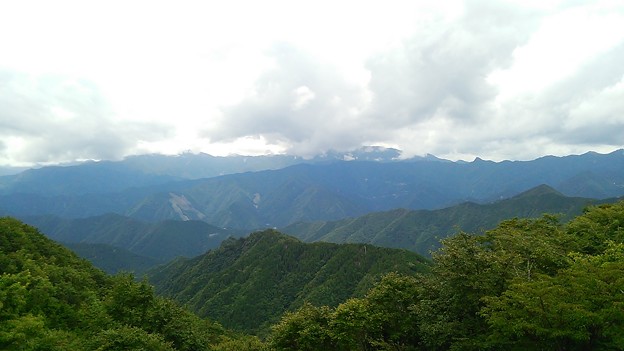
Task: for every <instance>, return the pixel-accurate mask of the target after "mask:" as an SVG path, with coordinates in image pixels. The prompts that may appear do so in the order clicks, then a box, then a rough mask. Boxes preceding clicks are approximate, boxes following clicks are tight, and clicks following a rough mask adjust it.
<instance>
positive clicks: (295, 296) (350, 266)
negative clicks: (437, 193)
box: [150, 230, 427, 335]
mask: <svg viewBox="0 0 624 351" xmlns="http://www.w3.org/2000/svg"><path fill="white" fill-rule="evenodd" d="M426 269H427V262H426V261H425V260H424V259H423V258H422V257H420V256H418V255H417V254H415V253H412V252H409V251H406V250H396V249H384V248H378V247H374V246H370V245H354V244H349V245H337V244H329V243H313V244H305V243H302V242H300V241H299V240H297V239H295V238H292V237H289V236H286V235H283V234H281V233H279V232H277V231H274V230H267V231H264V232H258V233H253V234H251V235H250V236H249V237H247V238H242V239H229V240H227V241H225V242H224V243H223V245H222V246H221V248H219V249H218V250H214V251H210V252H208V253H206V254H205V255H202V256H199V257H196V258H194V259H191V260H185V261H183V260H178V261H174V262H172V263H171V264H169V265H166V266H163V267H162V268H160V269H158V270H156V271H154V272H153V273H152V274H151V275H150V281H151V282H152V283H154V285H155V286H156V289H157V292H159V293H162V294H165V295H167V296H171V297H173V298H174V299H176V300H177V301H178V302H180V303H182V304H186V305H188V306H190V307H191V308H192V309H193V310H195V311H197V312H198V313H199V314H200V315H201V316H207V317H210V318H211V319H214V320H217V321H219V322H220V323H222V324H223V325H224V326H225V327H227V328H232V329H236V330H240V331H245V332H252V333H259V334H260V335H262V334H264V333H266V332H267V331H268V329H269V326H270V325H271V324H272V323H275V322H277V321H278V320H279V317H280V316H281V315H282V314H283V313H284V312H286V311H292V310H295V309H297V308H298V307H300V306H302V305H303V304H304V303H305V302H309V303H312V304H315V305H328V306H337V305H338V304H340V303H341V302H344V301H346V300H347V299H349V298H351V297H355V296H364V295H365V294H366V291H367V290H368V289H370V288H371V287H372V286H373V284H374V282H375V281H376V280H377V279H379V277H380V276H382V275H383V274H385V273H388V272H393V271H397V272H402V273H410V274H413V273H415V272H419V271H425V270H426Z"/></svg>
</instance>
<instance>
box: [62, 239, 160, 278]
mask: <svg viewBox="0 0 624 351" xmlns="http://www.w3.org/2000/svg"><path fill="white" fill-rule="evenodd" d="M63 246H65V247H67V248H68V249H70V250H72V251H73V252H74V253H75V254H76V255H78V256H79V257H82V258H84V259H86V260H87V261H89V262H91V264H93V265H94V266H95V267H97V268H99V269H101V270H103V271H104V272H106V273H109V274H117V273H121V272H129V273H133V274H134V275H135V276H137V277H140V276H142V275H143V273H145V272H146V271H147V270H149V269H150V268H153V267H154V266H156V265H159V264H162V263H164V262H165V261H160V260H156V259H154V258H151V257H147V256H141V255H137V254H134V253H132V252H130V251H128V250H125V249H121V248H118V247H114V246H110V245H106V244H87V243H63Z"/></svg>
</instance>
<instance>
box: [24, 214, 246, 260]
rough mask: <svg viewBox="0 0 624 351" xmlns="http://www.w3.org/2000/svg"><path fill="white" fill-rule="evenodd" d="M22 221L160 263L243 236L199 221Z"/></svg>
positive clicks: (109, 217)
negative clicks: (230, 238) (229, 238)
mask: <svg viewBox="0 0 624 351" xmlns="http://www.w3.org/2000/svg"><path fill="white" fill-rule="evenodd" d="M24 221H25V222H27V223H28V224H31V225H33V226H35V227H37V228H39V230H41V231H42V232H43V233H45V234H46V235H47V236H48V237H50V238H51V239H54V240H57V241H61V242H64V243H89V244H106V245H110V246H114V247H118V248H121V249H125V250H128V251H130V252H132V253H134V254H136V255H140V256H145V257H148V258H151V259H152V260H157V261H162V262H165V261H168V260H171V259H173V258H175V257H178V256H185V257H193V256H197V255H199V254H202V253H204V252H206V251H207V250H209V249H212V248H216V247H218V246H219V244H220V243H221V241H223V240H224V239H226V238H228V237H230V236H240V235H241V234H242V232H237V231H231V230H227V229H223V228H218V227H215V226H212V225H210V224H208V223H206V222H202V221H173V220H169V221H161V222H155V223H149V222H143V221H139V220H136V219H132V218H129V217H125V216H121V215H117V214H106V215H102V216H97V217H88V218H80V219H66V218H59V217H55V216H33V217H26V218H24Z"/></svg>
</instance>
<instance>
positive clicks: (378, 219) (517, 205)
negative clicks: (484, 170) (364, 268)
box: [281, 185, 615, 256]
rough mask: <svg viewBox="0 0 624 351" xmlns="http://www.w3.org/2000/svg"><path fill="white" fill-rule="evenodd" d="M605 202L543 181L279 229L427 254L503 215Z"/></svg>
mask: <svg viewBox="0 0 624 351" xmlns="http://www.w3.org/2000/svg"><path fill="white" fill-rule="evenodd" d="M605 201H609V200H605ZM611 201H615V199H613V200H611ZM601 202H604V201H598V200H593V199H588V198H580V197H567V196H564V195H563V194H561V193H560V192H558V191H556V190H555V189H553V188H551V187H549V186H547V185H540V186H538V187H535V188H533V189H530V190H528V191H526V192H524V193H521V194H519V195H517V196H514V197H512V198H510V199H505V200H500V201H496V202H494V203H490V204H483V205H480V204H476V203H471V202H466V203H462V204H460V205H456V206H451V207H448V208H444V209H439V210H432V211H429V210H417V211H413V210H406V209H397V210H392V211H388V212H376V213H371V214H368V215H365V216H361V217H356V218H348V219H343V220H339V221H321V222H312V223H296V224H292V225H289V226H287V227H284V228H282V229H281V230H282V231H283V232H284V233H287V234H289V235H293V236H295V237H297V238H299V239H300V240H303V241H305V242H315V241H325V242H334V243H368V244H372V245H378V246H383V247H395V248H404V249H408V250H412V251H414V252H417V253H419V254H421V255H424V256H428V255H429V252H430V251H432V250H435V249H437V248H438V247H439V240H440V239H443V238H446V237H449V236H451V235H453V234H455V233H457V232H458V231H459V230H463V231H466V232H470V233H480V232H483V231H484V230H488V229H492V228H494V227H495V226H497V225H498V224H499V223H500V222H501V221H503V220H505V219H509V218H536V217H539V216H541V215H542V214H544V213H553V214H561V215H562V220H564V221H565V220H569V219H571V218H572V217H574V216H576V215H579V214H581V212H582V211H583V209H584V208H585V207H587V206H588V205H591V204H597V203H601Z"/></svg>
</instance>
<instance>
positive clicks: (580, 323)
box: [481, 244, 624, 350]
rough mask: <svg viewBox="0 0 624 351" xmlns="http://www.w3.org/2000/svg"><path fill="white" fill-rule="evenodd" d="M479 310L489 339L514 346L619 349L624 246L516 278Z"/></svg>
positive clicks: (623, 340) (623, 326)
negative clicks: (552, 271)
mask: <svg viewBox="0 0 624 351" xmlns="http://www.w3.org/2000/svg"><path fill="white" fill-rule="evenodd" d="M485 302H486V306H485V307H484V308H483V310H482V311H481V315H482V316H484V317H485V318H486V319H487V321H488V324H489V325H490V327H491V330H492V334H491V336H490V338H489V342H490V344H491V345H492V346H493V347H494V348H495V349H502V348H507V349H511V350H621V349H622V347H623V346H622V345H624V245H622V244H610V246H608V248H607V249H606V252H605V253H604V254H601V255H597V256H588V255H575V256H574V263H573V264H572V265H571V266H570V267H569V268H567V269H564V270H562V271H561V272H560V273H559V274H557V275H555V276H548V275H543V274H541V275H538V276H536V279H535V280H532V281H524V280H516V281H515V282H514V283H513V284H512V285H511V286H510V288H509V290H507V291H505V292H504V293H503V294H502V295H500V296H492V297H487V298H485Z"/></svg>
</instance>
